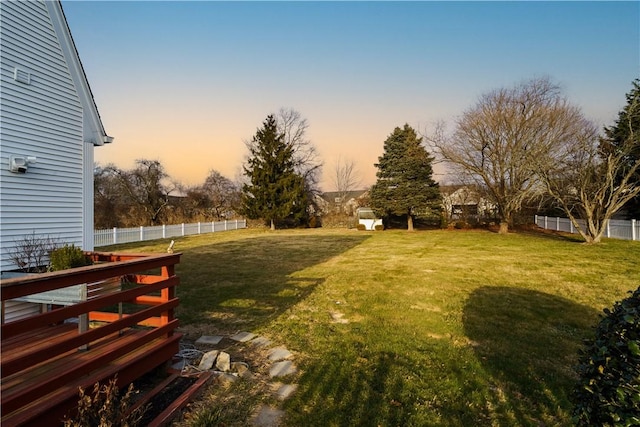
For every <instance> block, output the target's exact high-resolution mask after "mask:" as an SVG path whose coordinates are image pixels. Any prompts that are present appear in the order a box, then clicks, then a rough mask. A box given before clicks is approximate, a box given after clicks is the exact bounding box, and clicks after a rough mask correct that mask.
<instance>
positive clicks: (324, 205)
mask: <svg viewBox="0 0 640 427" xmlns="http://www.w3.org/2000/svg"><path fill="white" fill-rule="evenodd" d="M368 196H369V191H368V190H356V191H346V192H340V191H328V192H326V193H322V197H321V199H320V200H319V202H318V205H320V207H321V210H322V213H323V214H325V215H326V214H329V213H332V214H346V215H349V216H353V215H355V213H356V209H358V208H359V207H361V206H364V205H365V204H366V200H367V199H368Z"/></svg>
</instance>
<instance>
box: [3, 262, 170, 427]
mask: <svg viewBox="0 0 640 427" xmlns="http://www.w3.org/2000/svg"><path fill="white" fill-rule="evenodd" d="M91 255H92V258H93V260H94V261H95V262H96V263H95V264H94V265H91V266H88V267H81V268H75V269H70V270H66V271H58V272H52V273H44V274H38V275H31V276H26V277H22V278H15V279H8V280H3V281H2V283H1V284H0V289H1V291H2V293H1V294H2V304H3V308H4V304H5V302H6V301H9V300H14V299H22V300H25V299H26V300H27V301H28V300H29V298H30V296H31V297H33V296H34V295H37V294H39V293H42V292H47V291H52V290H56V289H61V288H65V287H69V286H73V285H81V284H89V285H88V286H89V287H92V288H93V289H94V290H95V289H96V288H97V289H100V283H103V282H105V281H111V282H113V280H114V278H115V280H116V282H117V283H121V284H122V285H121V286H116V287H115V288H114V287H113V286H112V285H110V286H105V287H104V289H105V291H104V292H94V293H93V294H90V295H89V297H88V298H87V299H86V301H81V302H74V303H70V304H69V303H68V302H67V303H64V304H55V303H52V304H47V305H46V308H47V310H48V311H45V312H43V313H41V314H37V315H33V316H29V317H27V318H23V319H19V320H14V321H7V322H4V310H3V322H2V325H1V326H0V333H1V337H2V347H1V349H0V352H1V356H2V357H1V361H0V365H1V369H2V372H1V378H2V384H1V390H0V400H1V407H0V412H1V414H2V418H1V423H0V424H2V426H3V427H8V426H18V425H20V426H28V425H38V426H46V425H51V426H56V425H60V424H61V423H62V420H63V419H64V417H65V416H73V409H74V408H75V407H76V405H77V401H78V388H79V387H81V388H83V389H85V390H89V391H91V390H92V389H93V385H94V384H95V383H96V382H100V383H103V382H105V381H107V380H109V379H112V378H114V377H117V381H118V385H120V386H126V385H127V384H129V383H130V382H132V381H134V380H135V379H137V378H139V377H141V376H142V375H144V374H145V373H147V372H149V371H151V370H152V369H154V368H155V367H157V366H159V365H161V364H163V363H165V362H167V361H169V360H171V358H172V356H173V355H174V354H176V353H177V352H178V350H179V341H180V337H181V336H180V334H178V333H176V332H175V328H176V327H177V325H178V320H177V319H176V318H175V317H174V309H175V308H176V307H177V306H178V299H177V298H176V294H175V289H176V285H178V283H179V278H178V277H177V276H176V275H175V266H176V264H178V263H179V261H180V254H167V255H133V254H113V253H100V252H94V253H92V254H91ZM36 300H37V298H36ZM54 302H55V301H54ZM84 318H88V321H89V322H88V324H89V325H90V327H89V328H87V329H85V328H82V327H78V319H80V323H82V319H84Z"/></svg>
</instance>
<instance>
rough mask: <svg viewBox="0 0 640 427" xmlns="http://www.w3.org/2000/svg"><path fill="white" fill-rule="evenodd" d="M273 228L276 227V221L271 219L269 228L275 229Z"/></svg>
mask: <svg viewBox="0 0 640 427" xmlns="http://www.w3.org/2000/svg"><path fill="white" fill-rule="evenodd" d="M275 229H276V223H275V221H274V220H273V219H271V230H272V231H275Z"/></svg>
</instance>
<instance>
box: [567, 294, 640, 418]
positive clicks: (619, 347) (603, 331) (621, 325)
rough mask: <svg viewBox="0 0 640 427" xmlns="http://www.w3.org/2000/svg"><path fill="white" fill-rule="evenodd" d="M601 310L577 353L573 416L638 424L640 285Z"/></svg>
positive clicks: (639, 401)
mask: <svg viewBox="0 0 640 427" xmlns="http://www.w3.org/2000/svg"><path fill="white" fill-rule="evenodd" d="M630 293H631V292H630ZM604 313H605V316H604V317H603V318H602V319H601V320H600V323H599V324H598V326H597V327H596V334H595V338H594V339H592V340H587V342H586V348H585V349H584V350H583V351H581V353H580V363H579V365H578V367H577V371H578V374H579V375H580V381H579V383H578V386H577V387H576V389H575V390H574V400H575V403H576V406H575V409H574V418H575V421H576V424H577V425H579V426H591V425H599V426H630V425H640V287H639V288H638V289H636V291H635V292H633V293H632V295H631V296H630V297H628V298H625V299H623V300H622V301H618V302H616V303H615V305H614V307H613V310H609V309H605V310H604Z"/></svg>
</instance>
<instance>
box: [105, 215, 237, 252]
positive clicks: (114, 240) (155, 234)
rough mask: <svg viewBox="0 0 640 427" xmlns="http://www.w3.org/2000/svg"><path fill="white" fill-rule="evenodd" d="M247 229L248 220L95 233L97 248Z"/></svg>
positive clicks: (158, 226) (115, 228)
mask: <svg viewBox="0 0 640 427" xmlns="http://www.w3.org/2000/svg"><path fill="white" fill-rule="evenodd" d="M242 228H247V220H245V219H235V220H230V221H229V220H225V221H212V222H195V223H191V224H185V223H182V224H173V225H156V226H150V227H144V226H140V227H131V228H117V227H113V228H107V229H103V230H94V231H93V245H94V246H95V247H100V246H108V245H116V244H119V243H131V242H143V241H146V240H156V239H166V238H168V237H181V236H189V235H192V234H204V233H214V232H219V231H230V230H239V229H242Z"/></svg>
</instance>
